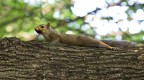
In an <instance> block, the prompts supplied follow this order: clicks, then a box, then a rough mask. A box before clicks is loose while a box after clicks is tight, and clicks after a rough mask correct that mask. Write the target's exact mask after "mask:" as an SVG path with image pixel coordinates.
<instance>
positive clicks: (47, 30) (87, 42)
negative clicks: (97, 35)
mask: <svg viewBox="0 0 144 80" xmlns="http://www.w3.org/2000/svg"><path fill="white" fill-rule="evenodd" d="M35 31H36V32H37V33H39V34H42V35H43V36H44V38H45V40H46V41H48V42H51V43H52V44H53V43H64V44H68V45H78V46H96V47H106V48H108V49H117V48H115V47H111V46H109V45H108V44H106V43H104V42H102V41H100V40H96V39H94V38H92V37H89V36H84V35H80V36H76V35H71V34H62V33H58V32H56V31H55V30H54V29H52V28H51V27H50V23H48V24H47V25H45V24H42V25H39V26H37V27H36V28H35Z"/></svg>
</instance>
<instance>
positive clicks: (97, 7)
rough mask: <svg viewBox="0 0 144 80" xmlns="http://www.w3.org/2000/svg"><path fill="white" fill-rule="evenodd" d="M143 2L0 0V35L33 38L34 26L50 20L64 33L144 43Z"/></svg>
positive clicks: (126, 0)
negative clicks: (143, 41)
mask: <svg viewBox="0 0 144 80" xmlns="http://www.w3.org/2000/svg"><path fill="white" fill-rule="evenodd" d="M143 3H144V2H143V1H141V0H137V1H134V0H108V1H107V0H100V1H99V0H88V1H83V0H0V19H1V21H0V27H1V29H0V32H1V33H0V36H1V37H9V36H10V37H11V36H16V37H18V38H21V39H23V40H31V38H33V37H34V27H36V26H37V25H39V24H46V23H47V22H50V23H51V26H52V27H53V28H55V29H56V30H57V31H59V32H63V33H71V34H75V35H78V34H85V35H90V36H94V37H96V38H99V39H117V40H119V39H124V40H132V41H137V42H142V40H143V33H144V32H143V30H144V27H143V26H144V21H143V19H144V17H143V16H141V14H143V13H144V11H143V7H144V5H143ZM137 15H139V16H137ZM125 24H127V25H125ZM102 32H103V33H102Z"/></svg>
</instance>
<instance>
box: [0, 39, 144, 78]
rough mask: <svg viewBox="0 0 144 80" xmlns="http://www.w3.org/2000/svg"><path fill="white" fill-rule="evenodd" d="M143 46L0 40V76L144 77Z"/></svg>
mask: <svg viewBox="0 0 144 80" xmlns="http://www.w3.org/2000/svg"><path fill="white" fill-rule="evenodd" d="M143 48H144V47H131V48H126V47H125V48H121V49H120V50H108V49H106V48H95V47H80V46H68V45H64V44H56V45H50V44H49V43H48V42H38V41H21V40H19V39H17V38H4V39H1V40H0V80H69V79H70V80H73V79H75V80H79V79H81V80H89V79H94V80H101V79H102V80H107V79H112V80H117V79H125V80H128V79H130V80H131V79H133V80H138V79H144V55H143V54H144V50H143Z"/></svg>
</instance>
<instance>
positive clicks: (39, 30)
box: [35, 23, 50, 34]
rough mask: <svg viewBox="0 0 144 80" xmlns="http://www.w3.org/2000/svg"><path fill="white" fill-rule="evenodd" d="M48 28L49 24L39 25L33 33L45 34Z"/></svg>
mask: <svg viewBox="0 0 144 80" xmlns="http://www.w3.org/2000/svg"><path fill="white" fill-rule="evenodd" d="M49 27H50V23H47V24H46V25H45V24H41V25H39V26H37V27H36V28H35V31H36V32H37V33H39V34H43V33H46V32H47V31H48V29H49Z"/></svg>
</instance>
